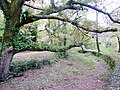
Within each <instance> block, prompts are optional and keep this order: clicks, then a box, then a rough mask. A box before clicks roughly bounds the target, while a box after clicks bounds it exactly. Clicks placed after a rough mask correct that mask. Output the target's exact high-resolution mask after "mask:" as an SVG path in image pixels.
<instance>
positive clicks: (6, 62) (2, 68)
mask: <svg viewBox="0 0 120 90" xmlns="http://www.w3.org/2000/svg"><path fill="white" fill-rule="evenodd" d="M6 22H7V20H6ZM8 25H10V23H9V22H7V23H6V26H5V30H4V35H3V43H2V54H1V55H2V57H1V62H0V80H4V79H5V78H6V77H7V76H8V75H9V67H10V63H11V60H12V58H13V55H14V49H13V46H14V45H13V42H12V36H13V31H12V30H11V28H10V27H11V26H8Z"/></svg>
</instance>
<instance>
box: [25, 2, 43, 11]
mask: <svg viewBox="0 0 120 90" xmlns="http://www.w3.org/2000/svg"><path fill="white" fill-rule="evenodd" d="M24 5H25V6H28V7H30V8H33V9H37V10H45V9H42V8H38V7H35V6H32V5H29V4H26V3H24Z"/></svg>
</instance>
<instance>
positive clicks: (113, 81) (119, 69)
mask: <svg viewBox="0 0 120 90" xmlns="http://www.w3.org/2000/svg"><path fill="white" fill-rule="evenodd" d="M110 56H111V57H112V58H114V60H115V62H116V66H115V69H114V70H113V72H112V74H111V77H110V80H109V85H108V90H120V53H118V52H114V53H110Z"/></svg>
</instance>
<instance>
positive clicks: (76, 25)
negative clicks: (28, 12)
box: [20, 15, 118, 33]
mask: <svg viewBox="0 0 120 90" xmlns="http://www.w3.org/2000/svg"><path fill="white" fill-rule="evenodd" d="M39 19H56V20H60V21H63V22H68V23H70V24H72V25H74V26H75V27H77V28H81V29H83V30H85V31H89V32H95V33H103V32H116V31H118V30H117V28H115V29H109V30H103V31H99V30H91V29H89V28H85V27H83V26H80V25H79V24H78V23H76V22H74V21H72V20H69V19H68V18H67V19H66V18H63V17H59V16H53V15H44V16H43V15H36V16H30V17H27V20H26V21H25V22H23V23H22V25H24V24H28V23H30V22H34V21H36V20H39ZM22 25H20V26H22Z"/></svg>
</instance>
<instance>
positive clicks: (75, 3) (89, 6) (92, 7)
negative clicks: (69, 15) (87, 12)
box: [72, 1, 120, 24]
mask: <svg viewBox="0 0 120 90" xmlns="http://www.w3.org/2000/svg"><path fill="white" fill-rule="evenodd" d="M72 4H74V5H80V6H85V7H88V8H91V9H93V10H96V11H98V12H100V13H103V14H105V15H107V16H108V17H109V18H110V20H111V21H113V22H114V23H118V24H120V22H119V21H117V20H114V19H113V18H112V16H111V15H110V14H109V13H108V12H105V11H102V10H101V9H98V8H96V7H94V6H91V5H87V4H84V3H80V2H75V1H73V2H72Z"/></svg>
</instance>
